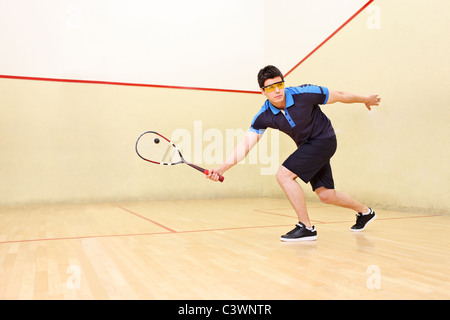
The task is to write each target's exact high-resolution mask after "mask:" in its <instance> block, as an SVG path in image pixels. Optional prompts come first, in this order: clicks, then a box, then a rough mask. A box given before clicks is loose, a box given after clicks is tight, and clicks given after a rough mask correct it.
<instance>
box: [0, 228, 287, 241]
mask: <svg viewBox="0 0 450 320" xmlns="http://www.w3.org/2000/svg"><path fill="white" fill-rule="evenodd" d="M288 226H291V225H290V224H289V225H270V226H249V227H230V228H216V229H199V230H185V231H174V232H171V231H168V232H148V233H130V234H111V235H103V236H101V235H93V236H79V237H62V238H41V239H23V240H9V241H0V245H1V244H10V243H26V242H39V241H57V240H81V239H96V238H119V237H136V236H153V235H163V234H166V235H167V234H174V233H176V234H183V233H196V232H211V231H228V230H245V229H260V228H277V227H288Z"/></svg>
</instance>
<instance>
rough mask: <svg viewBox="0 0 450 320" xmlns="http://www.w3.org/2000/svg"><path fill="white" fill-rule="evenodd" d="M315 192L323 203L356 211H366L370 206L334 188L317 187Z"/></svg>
mask: <svg viewBox="0 0 450 320" xmlns="http://www.w3.org/2000/svg"><path fill="white" fill-rule="evenodd" d="M315 192H316V194H317V195H318V196H319V198H320V200H321V201H322V202H323V203H327V204H333V205H335V206H340V207H344V208H348V209H353V210H355V211H356V212H363V213H365V212H368V211H369V208H368V207H366V206H365V205H363V204H362V203H361V202H359V201H358V200H355V199H353V198H352V197H350V196H349V195H348V194H346V193H344V192H340V191H336V190H334V189H327V188H324V187H320V188H317V189H316V190H315Z"/></svg>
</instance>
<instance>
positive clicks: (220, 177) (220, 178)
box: [203, 170, 225, 182]
mask: <svg viewBox="0 0 450 320" xmlns="http://www.w3.org/2000/svg"><path fill="white" fill-rule="evenodd" d="M203 173H204V174H206V175H208V174H209V170H205V171H203ZM224 179H225V177H224V176H221V175H220V174H219V181H220V182H223V180H224Z"/></svg>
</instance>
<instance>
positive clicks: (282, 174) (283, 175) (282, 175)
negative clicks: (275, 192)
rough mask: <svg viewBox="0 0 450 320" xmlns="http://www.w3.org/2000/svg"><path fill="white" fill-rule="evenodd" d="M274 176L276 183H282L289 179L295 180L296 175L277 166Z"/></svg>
mask: <svg viewBox="0 0 450 320" xmlns="http://www.w3.org/2000/svg"><path fill="white" fill-rule="evenodd" d="M276 178H277V181H278V183H280V184H282V183H283V182H286V181H289V180H295V179H296V178H297V175H296V174H295V173H293V172H292V171H290V170H289V169H287V168H285V167H283V166H281V167H280V168H278V171H277V174H276Z"/></svg>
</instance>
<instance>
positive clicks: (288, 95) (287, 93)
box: [267, 88, 294, 115]
mask: <svg viewBox="0 0 450 320" xmlns="http://www.w3.org/2000/svg"><path fill="white" fill-rule="evenodd" d="M284 94H285V97H286V108H289V107H292V106H293V105H294V98H292V93H291V91H290V90H289V88H286V89H284ZM267 102H268V103H269V108H270V110H271V111H272V113H273V114H274V115H277V114H278V113H279V112H280V111H281V110H280V109H278V108H276V107H275V106H274V105H273V104H272V103H271V102H270V101H267Z"/></svg>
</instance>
